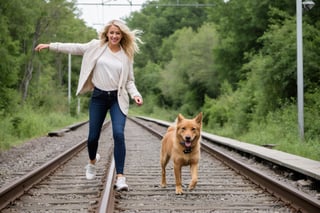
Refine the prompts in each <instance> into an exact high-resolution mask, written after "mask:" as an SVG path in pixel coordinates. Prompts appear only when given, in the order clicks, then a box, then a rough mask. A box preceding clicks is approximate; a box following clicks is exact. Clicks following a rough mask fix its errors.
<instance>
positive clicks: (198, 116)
mask: <svg viewBox="0 0 320 213" xmlns="http://www.w3.org/2000/svg"><path fill="white" fill-rule="evenodd" d="M195 120H196V122H197V123H199V124H201V123H202V112H200V113H199V114H198V115H197V117H196V118H195Z"/></svg>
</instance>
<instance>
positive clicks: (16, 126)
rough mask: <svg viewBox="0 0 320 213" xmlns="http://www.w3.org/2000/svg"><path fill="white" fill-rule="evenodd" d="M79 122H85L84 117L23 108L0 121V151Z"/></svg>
mask: <svg viewBox="0 0 320 213" xmlns="http://www.w3.org/2000/svg"><path fill="white" fill-rule="evenodd" d="M79 120H85V116H83V115H79V116H78V117H71V116H70V115H68V114H67V113H61V112H53V111H52V112H47V111H46V112H43V111H38V110H35V109H32V108H31V107H23V108H21V109H20V110H19V111H18V112H17V113H16V114H15V115H14V116H12V117H10V118H9V117H5V118H3V119H1V121H0V128H1V130H0V150H4V149H7V148H10V147H12V146H15V145H18V144H20V143H21V142H23V141H25V140H28V139H30V138H34V137H39V136H45V135H46V134H47V133H48V132H49V131H52V130H55V129H59V128H63V127H65V126H67V125H71V124H73V123H76V122H78V121H79Z"/></svg>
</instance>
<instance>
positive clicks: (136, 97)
mask: <svg viewBox="0 0 320 213" xmlns="http://www.w3.org/2000/svg"><path fill="white" fill-rule="evenodd" d="M134 101H135V102H136V104H137V105H138V106H141V105H142V104H143V100H142V98H141V97H139V96H134Z"/></svg>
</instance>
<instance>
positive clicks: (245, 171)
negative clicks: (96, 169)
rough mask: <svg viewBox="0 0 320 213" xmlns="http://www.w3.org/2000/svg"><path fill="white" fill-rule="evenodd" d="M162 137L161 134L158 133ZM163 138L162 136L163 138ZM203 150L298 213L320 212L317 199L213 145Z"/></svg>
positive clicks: (206, 146)
mask: <svg viewBox="0 0 320 213" xmlns="http://www.w3.org/2000/svg"><path fill="white" fill-rule="evenodd" d="M139 119H142V120H146V121H150V122H155V123H157V124H159V125H161V126H166V127H168V126H169V125H168V124H166V123H164V122H161V123H158V122H157V121H155V120H153V119H150V120H148V118H145V117H143V118H139ZM134 121H135V122H136V123H139V122H138V121H136V120H134ZM141 126H144V127H146V128H147V129H148V130H149V131H155V130H153V129H152V128H150V127H148V126H146V125H144V124H141ZM156 134H158V135H160V133H156ZM161 137H162V136H161ZM207 140H209V141H211V140H210V138H207ZM201 149H202V150H204V151H206V152H208V153H209V154H211V155H212V156H213V157H215V158H217V159H219V160H220V161H222V162H223V163H225V164H226V165H228V166H229V167H230V168H232V169H233V170H235V171H236V172H238V173H239V174H241V175H243V176H245V177H247V178H248V179H249V180H250V181H252V182H253V183H255V184H257V185H258V186H260V187H261V188H263V189H264V190H266V191H268V192H269V193H270V194H273V195H274V196H276V197H278V198H279V199H281V200H283V201H284V202H286V203H287V204H288V205H289V206H292V207H293V208H294V209H296V210H297V211H298V212H299V211H300V212H308V213H309V212H310V213H315V212H320V202H319V201H318V200H316V199H315V198H313V197H311V196H310V195H308V194H306V193H304V192H301V191H298V190H297V189H295V188H294V187H292V186H289V185H287V184H285V183H282V182H280V181H278V180H275V179H273V178H271V177H269V176H267V175H265V174H263V173H261V172H260V171H258V170H257V169H254V168H252V167H250V166H248V165H245V164H244V163H242V162H240V161H238V160H236V159H235V158H233V157H231V156H229V155H227V154H224V153H223V152H221V151H219V150H217V149H216V148H215V147H214V146H213V145H212V144H210V143H209V142H204V141H202V142H201Z"/></svg>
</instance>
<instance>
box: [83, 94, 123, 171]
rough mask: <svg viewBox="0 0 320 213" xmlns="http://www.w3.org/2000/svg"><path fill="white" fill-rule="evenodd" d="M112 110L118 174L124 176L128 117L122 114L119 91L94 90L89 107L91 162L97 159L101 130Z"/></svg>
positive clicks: (88, 144)
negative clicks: (125, 135)
mask: <svg viewBox="0 0 320 213" xmlns="http://www.w3.org/2000/svg"><path fill="white" fill-rule="evenodd" d="M108 110H110V117H111V122H112V132H113V140H114V160H115V166H116V172H117V174H123V169H124V162H125V157H126V146H125V138H124V128H125V124H126V118H127V117H126V115H125V114H123V113H122V111H121V109H120V107H119V104H118V99H117V91H111V92H107V91H103V90H100V89H98V88H94V90H93V92H92V95H91V100H90V106H89V135H88V143H87V146H88V153H89V158H90V160H94V159H95V158H96V154H97V150H98V141H99V138H100V133H101V128H102V125H103V122H104V120H105V118H106V115H107V112H108Z"/></svg>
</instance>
